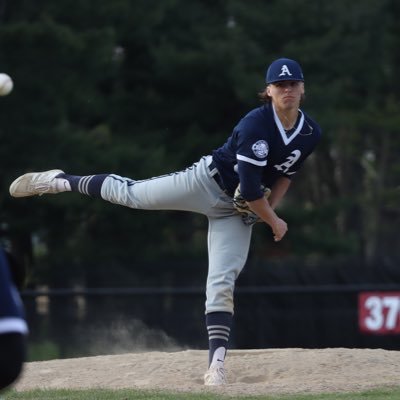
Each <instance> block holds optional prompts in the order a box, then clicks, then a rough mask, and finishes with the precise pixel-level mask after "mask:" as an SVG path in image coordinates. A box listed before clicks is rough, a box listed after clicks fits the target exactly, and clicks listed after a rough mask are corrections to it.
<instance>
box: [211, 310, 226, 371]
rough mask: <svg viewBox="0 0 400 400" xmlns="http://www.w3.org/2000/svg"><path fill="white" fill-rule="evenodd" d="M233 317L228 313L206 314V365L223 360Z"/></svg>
mask: <svg viewBox="0 0 400 400" xmlns="http://www.w3.org/2000/svg"><path fill="white" fill-rule="evenodd" d="M232 319H233V315H232V314H231V313H229V312H213V313H209V314H206V324H207V331H208V341H209V353H208V354H209V358H208V365H209V366H210V365H211V364H213V365H215V364H216V363H218V362H221V363H223V362H224V360H225V355H226V349H227V348H228V341H229V335H230V332H231V326H232Z"/></svg>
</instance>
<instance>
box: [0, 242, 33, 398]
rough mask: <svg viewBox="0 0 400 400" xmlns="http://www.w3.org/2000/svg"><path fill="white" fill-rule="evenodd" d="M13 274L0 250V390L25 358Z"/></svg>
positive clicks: (13, 377) (23, 328)
mask: <svg viewBox="0 0 400 400" xmlns="http://www.w3.org/2000/svg"><path fill="white" fill-rule="evenodd" d="M13 275H14V276H15V274H14V273H12V272H11V271H10V262H9V259H8V257H7V255H6V253H5V252H4V250H3V249H2V248H0V391H1V390H2V389H4V388H6V387H7V386H9V385H11V384H12V383H13V382H14V381H15V380H16V379H17V378H18V376H19V375H20V373H21V371H22V366H23V363H24V361H25V355H26V354H25V353H26V335H27V333H28V328H27V324H26V321H25V319H24V310H23V305H22V302H21V298H20V296H19V294H18V291H17V288H16V286H15V283H14V282H13V279H12V276H13Z"/></svg>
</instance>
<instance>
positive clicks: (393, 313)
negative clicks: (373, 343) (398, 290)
mask: <svg viewBox="0 0 400 400" xmlns="http://www.w3.org/2000/svg"><path fill="white" fill-rule="evenodd" d="M364 307H365V309H366V311H367V313H366V315H365V317H364V324H365V328H367V330H371V331H379V330H382V329H383V330H385V331H387V330H389V331H392V330H394V329H396V326H397V324H398V321H399V312H400V296H384V295H380V296H379V295H376V296H369V297H367V298H365V302H364Z"/></svg>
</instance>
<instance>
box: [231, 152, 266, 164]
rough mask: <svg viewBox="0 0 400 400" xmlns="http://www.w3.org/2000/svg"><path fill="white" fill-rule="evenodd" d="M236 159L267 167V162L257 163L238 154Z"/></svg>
mask: <svg viewBox="0 0 400 400" xmlns="http://www.w3.org/2000/svg"><path fill="white" fill-rule="evenodd" d="M236 158H237V159H238V160H240V161H246V162H248V163H250V164H254V165H257V166H259V167H265V166H266V165H267V160H264V161H256V160H253V159H252V158H249V157H246V156H241V155H240V154H236Z"/></svg>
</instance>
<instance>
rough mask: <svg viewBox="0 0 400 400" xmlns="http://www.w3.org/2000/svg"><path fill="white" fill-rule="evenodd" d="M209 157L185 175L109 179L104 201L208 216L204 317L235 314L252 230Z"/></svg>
mask: <svg viewBox="0 0 400 400" xmlns="http://www.w3.org/2000/svg"><path fill="white" fill-rule="evenodd" d="M211 162H212V157H211V156H206V157H203V158H201V160H200V161H199V162H197V163H195V164H193V165H192V166H191V167H189V168H187V169H186V170H183V171H180V172H175V173H171V174H168V175H163V176H159V177H155V178H151V179H146V180H140V181H134V180H132V179H129V178H123V177H121V176H118V175H109V176H108V177H107V178H106V179H105V181H104V182H103V184H102V187H101V197H102V198H103V199H104V200H107V201H110V202H111V203H115V204H119V205H123V206H127V207H131V208H135V209H141V210H181V211H191V212H196V213H200V214H204V215H206V216H207V217H208V221H209V227H208V241H207V242H208V257H209V266H208V276H207V290H206V313H210V312H216V311H223V312H230V313H232V314H233V311H234V306H233V292H234V287H235V280H236V278H237V277H238V275H239V273H240V272H241V270H242V269H243V267H244V264H245V262H246V259H247V255H248V251H249V246H250V239H251V232H252V227H251V226H247V225H245V224H244V223H243V222H242V219H241V217H240V215H239V214H238V213H237V212H236V210H235V208H234V206H233V203H232V199H231V198H230V197H229V196H228V195H226V194H225V193H224V192H223V191H222V189H221V188H220V187H219V186H218V184H217V183H216V181H215V180H214V179H213V175H214V174H215V173H217V170H215V169H214V170H212V171H210V169H209V165H210V164H211Z"/></svg>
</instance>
